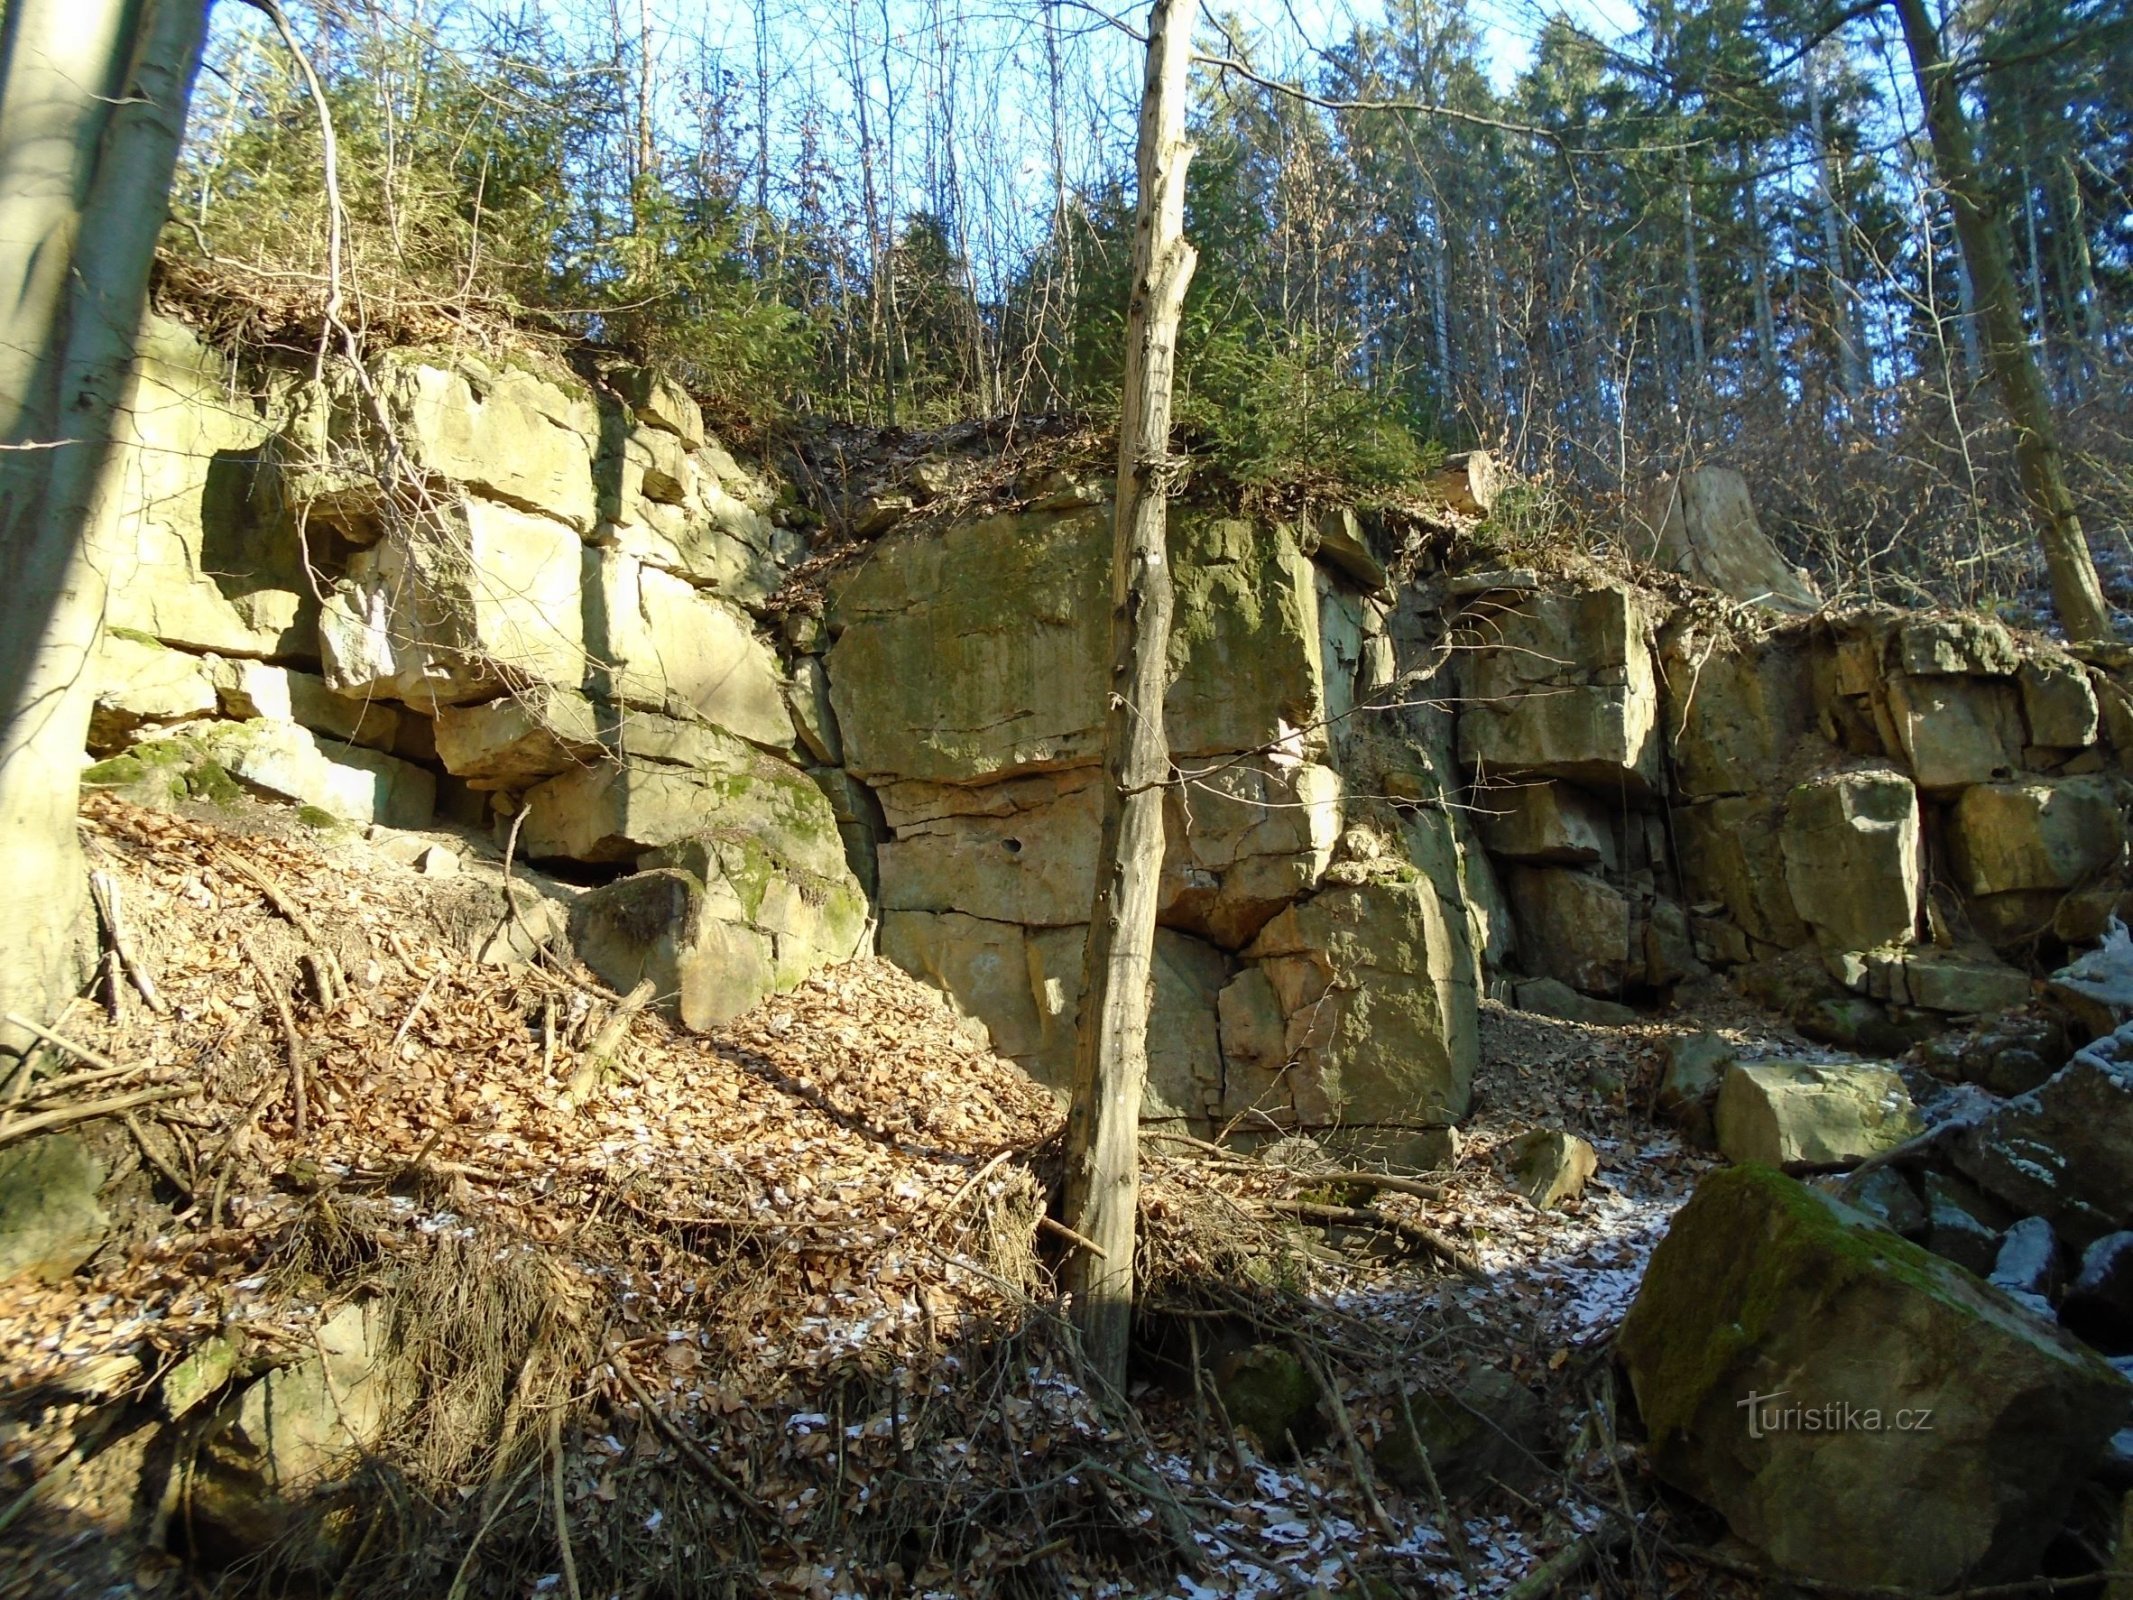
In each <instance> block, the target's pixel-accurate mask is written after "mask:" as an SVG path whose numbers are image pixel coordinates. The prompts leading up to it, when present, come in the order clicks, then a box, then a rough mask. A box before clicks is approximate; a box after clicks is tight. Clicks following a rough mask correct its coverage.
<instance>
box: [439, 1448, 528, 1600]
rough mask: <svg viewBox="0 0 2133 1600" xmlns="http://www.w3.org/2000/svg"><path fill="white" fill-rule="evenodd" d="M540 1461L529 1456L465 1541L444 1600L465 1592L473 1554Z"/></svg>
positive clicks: (455, 1598)
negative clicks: (463, 1553) (464, 1551)
mask: <svg viewBox="0 0 2133 1600" xmlns="http://www.w3.org/2000/svg"><path fill="white" fill-rule="evenodd" d="M540 1460H541V1458H540V1457H539V1456H537V1455H536V1456H529V1457H528V1458H527V1460H526V1464H525V1465H524V1466H522V1467H520V1468H519V1469H518V1473H517V1475H516V1476H514V1477H513V1478H512V1480H511V1481H510V1483H508V1484H506V1485H505V1486H504V1491H503V1493H502V1494H500V1495H498V1496H497V1497H496V1502H495V1504H494V1505H492V1506H491V1507H490V1508H489V1514H488V1515H487V1516H485V1517H483V1518H482V1519H481V1526H479V1527H478V1528H476V1529H475V1530H474V1537H473V1538H471V1539H469V1540H468V1541H467V1553H466V1554H465V1555H463V1556H461V1557H460V1558H459V1567H458V1570H457V1571H455V1572H454V1573H453V1574H452V1587H451V1588H450V1589H448V1590H446V1591H445V1596H444V1600H460V1597H461V1596H462V1595H464V1594H465V1593H466V1592H467V1571H468V1569H469V1568H471V1567H472V1566H473V1565H474V1553H475V1552H476V1551H477V1550H479V1549H480V1548H481V1541H482V1540H483V1539H484V1538H486V1537H487V1536H488V1532H489V1530H490V1529H491V1528H493V1527H494V1526H496V1519H497V1518H498V1517H500V1516H502V1515H503V1514H504V1506H505V1503H506V1502H508V1501H509V1500H510V1498H511V1496H512V1495H513V1494H514V1493H516V1492H517V1490H518V1486H519V1485H520V1484H522V1483H524V1482H525V1481H526V1474H527V1473H529V1472H531V1471H532V1470H533V1469H534V1468H535V1467H536V1466H538V1465H539V1464H540Z"/></svg>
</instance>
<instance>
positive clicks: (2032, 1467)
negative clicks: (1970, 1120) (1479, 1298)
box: [1617, 1167, 2133, 1593]
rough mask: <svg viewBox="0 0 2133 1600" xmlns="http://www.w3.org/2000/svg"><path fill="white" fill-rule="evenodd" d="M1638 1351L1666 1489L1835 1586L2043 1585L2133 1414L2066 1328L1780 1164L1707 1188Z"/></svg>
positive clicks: (1632, 1359)
mask: <svg viewBox="0 0 2133 1600" xmlns="http://www.w3.org/2000/svg"><path fill="white" fill-rule="evenodd" d="M1617 1348H1618V1349H1619V1351H1620V1353H1621V1356H1622V1359H1623V1361H1624V1362H1625V1363H1626V1364H1627V1366H1628V1368H1629V1374H1630V1380H1631V1382H1632V1384H1633V1385H1634V1386H1635V1390H1636V1395H1637V1403H1638V1406H1639V1408H1640V1409H1641V1411H1642V1413H1643V1417H1644V1423H1645V1427H1646V1429H1647V1430H1648V1432H1649V1435H1650V1441H1651V1443H1650V1451H1651V1459H1652V1462H1653V1464H1654V1466H1655V1467H1656V1468H1657V1469H1658V1471H1659V1472H1660V1474H1661V1475H1662V1476H1663V1477H1665V1478H1666V1479H1667V1480H1668V1481H1669V1482H1671V1483H1673V1484H1675V1485H1677V1486H1678V1487H1680V1488H1682V1489H1684V1490H1686V1491H1687V1492H1689V1493H1690V1494H1693V1495H1695V1496H1696V1497H1697V1498H1698V1499H1701V1500H1703V1501H1705V1502H1706V1503H1707V1504H1709V1505H1711V1506H1713V1507H1715V1508H1716V1509H1717V1510H1718V1511H1720V1512H1721V1513H1722V1514H1723V1515H1724V1516H1725V1518H1726V1520H1727V1522H1728V1524H1729V1525H1730V1526H1731V1527H1732V1529H1733V1532H1734V1533H1735V1534H1736V1535H1738V1536H1739V1537H1740V1538H1742V1539H1744V1540H1745V1541H1747V1542H1748V1543H1749V1544H1751V1545H1754V1546H1756V1547H1757V1548H1758V1549H1760V1550H1761V1551H1762V1552H1763V1553H1764V1554H1765V1555H1766V1556H1767V1557H1768V1558H1769V1559H1770V1560H1771V1561H1772V1562H1773V1563H1774V1564H1775V1565H1776V1566H1778V1567H1779V1568H1781V1569H1782V1570H1785V1571H1788V1572H1793V1573H1798V1574H1802V1575H1804V1576H1807V1577H1811V1578H1816V1579H1820V1580H1823V1581H1825V1582H1831V1583H1841V1584H1893V1585H1898V1586H1901V1587H1903V1588H1905V1589H1911V1590H1917V1591H1920V1592H1924V1593H1937V1592H1941V1591H1944V1590H1947V1589H1952V1588H1956V1587H1958V1586H1960V1585H1963V1584H1966V1583H1978V1582H1992V1581H1996V1580H1999V1579H2008V1578H2016V1577H2021V1576H2026V1575H2027V1574H2028V1573H2029V1572H2030V1571H2031V1570H2032V1564H2033V1563H2034V1562H2035V1560H2036V1558H2037V1556H2038V1555H2039V1553H2040V1552H2041V1551H2042V1550H2043V1548H2044V1546H2045V1545H2046V1544H2047V1543H2048V1542H2049V1541H2050V1539H2051V1538H2052V1535H2053V1534H2054V1532H2055V1531H2056V1530H2057V1528H2058V1527H2059V1525H2060V1522H2061V1520H2062V1518H2063V1517H2064V1515H2065V1513H2066V1510H2067V1507H2068V1504H2069V1502H2070V1500H2071V1497H2072V1494H2073V1491H2074V1488H2075V1486H2076V1484H2078V1483H2079V1482H2080V1480H2081V1478H2082V1477H2083V1476H2084V1475H2085V1474H2086V1473H2087V1471H2088V1470H2089V1469H2090V1467H2091V1466H2092V1465H2093V1464H2094V1462H2095V1461H2096V1459H2097V1457H2098V1455H2099V1452H2100V1451H2101V1449H2102V1446H2103V1444H2104V1441H2105V1440H2107V1439H2108V1438H2109V1437H2110V1436H2111V1434H2112V1432H2113V1431H2114V1430H2115V1429H2116V1428H2117V1427H2118V1426H2119V1425H2120V1424H2121V1422H2122V1421H2123V1420H2124V1419H2125V1417H2126V1415H2127V1412H2128V1410H2129V1409H2133V1390H2129V1389H2128V1387H2127V1385H2126V1384H2125V1382H2124V1380H2123V1379H2121V1378H2120V1377H2119V1376H2118V1375H2117V1374H2116V1373H2115V1372H2113V1371H2112V1370H2111V1369H2110V1368H2109V1367H2108V1366H2106V1365H2105V1364H2104V1363H2103V1362H2102V1361H2101V1360H2099V1359H2097V1358H2096V1357H2095V1356H2094V1355H2093V1354H2091V1353H2090V1352H2088V1351H2087V1350H2084V1349H2083V1348H2082V1347H2081V1346H2080V1345H2078V1344H2076V1343H2075V1342H2074V1341H2073V1340H2072V1339H2071V1338H2069V1337H2067V1336H2066V1335H2065V1334H2063V1333H2061V1332H2059V1331H2058V1330H2057V1329H2055V1328H2052V1327H2049V1326H2047V1325H2045V1324H2043V1323H2041V1322H2039V1321H2037V1320H2036V1319H2035V1318H2034V1317H2032V1316H2031V1315H2029V1314H2028V1313H2027V1312H2026V1311H2024V1310H2022V1309H2021V1308H2019V1307H2018V1306H2016V1305H2015V1304H2014V1303H2013V1302H2012V1301H2010V1300H2008V1299H2007V1298H2006V1297H2005V1296H2004V1295H2002V1294H2000V1293H1999V1292H1997V1291H1996V1290H1993V1289H1990V1288H1987V1287H1986V1286H1985V1285H1983V1284H1981V1283H1980V1282H1978V1280H1977V1279H1975V1278H1973V1277H1972V1276H1970V1274H1968V1273H1967V1272H1964V1271H1963V1270H1962V1269H1961V1268H1959V1267H1956V1266H1954V1265H1952V1264H1951V1263H1949V1262H1946V1261H1943V1260H1941V1259H1940V1258H1938V1257H1936V1256H1933V1255H1930V1254H1928V1253H1927V1252H1926V1251H1924V1250H1922V1249H1920V1248H1919V1247H1918V1246H1916V1245H1913V1244H1911V1243H1909V1242H1908V1241H1906V1240H1903V1239H1899V1238H1898V1237H1897V1236H1896V1235H1894V1234H1893V1233H1890V1232H1888V1231H1887V1230H1886V1229H1884V1228H1881V1227H1879V1226H1877V1225H1876V1224H1875V1223H1874V1222H1873V1220H1872V1219H1871V1218H1869V1217H1867V1216H1865V1215H1863V1214H1862V1213H1860V1212H1857V1211H1854V1210H1852V1209H1851V1208H1850V1207H1848V1206H1846V1205H1844V1204H1842V1203H1841V1202H1840V1201H1837V1200H1836V1199H1834V1198H1832V1197H1830V1196H1828V1195H1823V1194H1819V1193H1817V1192H1815V1191H1814V1190H1812V1189H1809V1188H1807V1187H1805V1186H1803V1185H1801V1184H1799V1183H1796V1182H1794V1181H1793V1180H1791V1179H1789V1178H1786V1177H1783V1176H1782V1175H1780V1174H1778V1173H1776V1172H1773V1171H1771V1170H1769V1169H1768V1168H1763V1167H1736V1168H1731V1169H1728V1170H1725V1171H1721V1172H1717V1173H1713V1174H1712V1175H1711V1176H1709V1177H1707V1178H1706V1179H1704V1181H1703V1182H1702V1183H1701V1184H1700V1185H1699V1186H1698V1187H1697V1190H1696V1193H1695V1195H1694V1196H1693V1197H1692V1198H1691V1199H1690V1201H1689V1203H1688V1204H1687V1205H1686V1206H1685V1207H1683V1208H1682V1210H1681V1212H1680V1214H1679V1215H1677V1216H1676V1217H1675V1219H1674V1222H1673V1226H1672V1227H1671V1228H1670V1229H1669V1230H1668V1232H1667V1236H1666V1238H1665V1239H1664V1240H1662V1241H1661V1243H1660V1245H1659V1248H1658V1250H1657V1251H1656V1252H1655V1253H1654V1255H1653V1257H1652V1262H1651V1267H1650V1269H1649V1271H1648V1272H1647V1274H1646V1277H1645V1281H1644V1286H1643V1289H1642V1290H1641V1291H1640V1292H1639V1294H1638V1296H1637V1301H1636V1304H1635V1305H1634V1306H1633V1307H1632V1309H1631V1311H1630V1315H1629V1318H1628V1320H1627V1321H1626V1322H1625V1323H1624V1324H1623V1327H1622V1332H1621V1336H1620V1339H1619V1341H1618V1346H1617Z"/></svg>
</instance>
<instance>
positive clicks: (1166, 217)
mask: <svg viewBox="0 0 2133 1600" xmlns="http://www.w3.org/2000/svg"><path fill="white" fill-rule="evenodd" d="M1194 10H1195V7H1194V5H1193V3H1192V0H1156V4H1155V7H1154V9H1153V11H1152V12H1151V13H1150V15H1149V24H1148V76H1147V84H1146V88H1145V90H1144V92H1143V94H1142V98H1141V119H1140V153H1139V180H1140V195H1139V210H1138V216H1137V219H1136V221H1135V224H1134V232H1133V287H1132V298H1131V300H1130V302H1129V304H1128V306H1127V314H1126V363H1125V381H1124V385H1123V391H1122V396H1121V400H1122V404H1121V410H1120V416H1119V426H1118V492H1117V496H1116V511H1115V521H1114V524H1113V534H1112V560H1111V607H1112V609H1111V673H1110V678H1109V680H1108V683H1107V687H1106V703H1105V711H1104V771H1105V775H1106V777H1107V779H1108V782H1107V783H1106V785H1105V788H1104V812H1103V833H1102V837H1101V839H1100V841H1099V845H1098V850H1097V858H1096V898H1095V904H1094V905H1093V907H1092V908H1091V910H1090V913H1089V937H1088V944H1087V946H1086V948H1085V951H1084V954H1083V958H1082V1000H1081V1030H1080V1036H1079V1040H1078V1043H1077V1044H1076V1047H1075V1053H1074V1094H1073V1102H1072V1106H1071V1109H1070V1110H1069V1113H1068V1118H1067V1170H1066V1193H1065V1202H1064V1211H1065V1217H1066V1222H1067V1224H1068V1226H1069V1227H1071V1228H1072V1229H1073V1230H1074V1231H1075V1232H1076V1233H1078V1234H1080V1235H1081V1237H1082V1239H1083V1241H1084V1242H1083V1243H1082V1244H1080V1245H1079V1246H1077V1247H1076V1249H1075V1251H1074V1253H1073V1255H1072V1256H1070V1257H1069V1258H1068V1261H1067V1267H1066V1275H1065V1278H1066V1288H1067V1291H1068V1292H1069V1293H1070V1294H1071V1295H1072V1296H1073V1304H1074V1320H1075V1324H1076V1326H1077V1327H1078V1328H1079V1329H1080V1332H1081V1338H1082V1344H1083V1349H1084V1352H1085V1354H1086V1355H1087V1358H1088V1361H1089V1365H1090V1367H1091V1368H1092V1369H1093V1370H1094V1371H1095V1372H1097V1373H1098V1374H1100V1375H1101V1376H1102V1377H1103V1378H1104V1379H1105V1380H1106V1381H1108V1382H1109V1383H1110V1385H1111V1386H1112V1388H1113V1389H1114V1390H1115V1391H1117V1392H1120V1393H1123V1392H1124V1389H1125V1378H1126V1353H1127V1348H1128V1345H1129V1342H1130V1338H1131V1332H1132V1318H1133V1248H1134V1229H1135V1222H1136V1216H1137V1213H1138V1211H1139V1208H1140V1115H1141V1087H1142V1082H1143V1079H1144V1078H1145V1077H1146V1075H1147V1066H1148V1007H1149V993H1150V984H1151V982H1152V966H1153V960H1154V950H1155V913H1156V902H1157V899H1158V897H1159V885H1160V880H1161V877H1162V866H1163V796H1164V792H1165V789H1166V787H1167V784H1168V780H1169V777H1170V750H1169V744H1168V741H1167V739H1166V738H1165V735H1164V730H1163V692H1164V689H1165V688H1166V687H1167V679H1168V657H1169V651H1170V608H1171V585H1170V564H1169V557H1168V553H1167V550H1166V548H1165V547H1166V543H1167V538H1166V535H1167V522H1168V505H1167V502H1168V499H1169V496H1170V493H1171V489H1172V487H1173V480H1174V476H1175V474H1174V472H1173V470H1172V465H1171V459H1170V398H1171V381H1172V375H1173V369H1174V367H1175V364H1176V356H1177V343H1178V321H1179V318H1180V317H1181V315H1182V314H1183V311H1184V305H1185V288H1186V285H1187V284H1188V283H1190V282H1191V280H1192V272H1193V267H1194V265H1195V263H1196V261H1197V259H1198V258H1197V257H1196V255H1195V254H1194V252H1193V248H1192V246H1191V245H1189V244H1187V243H1186V242H1185V167H1186V163H1187V162H1188V161H1190V160H1191V158H1192V150H1191V147H1190V146H1189V145H1188V144H1187V143H1186V141H1185V77H1186V71H1187V68H1188V67H1189V66H1190V65H1191V61H1192V40H1191V30H1192V18H1193V15H1194Z"/></svg>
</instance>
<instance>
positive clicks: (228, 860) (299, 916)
mask: <svg viewBox="0 0 2133 1600" xmlns="http://www.w3.org/2000/svg"><path fill="white" fill-rule="evenodd" d="M215 860H216V861H217V862H218V863H220V864H221V865H223V866H226V867H228V868H229V869H230V871H232V872H234V873H236V874H237V876H238V877H240V878H242V879H244V881H245V882H246V883H249V884H250V885H251V886H252V887H253V888H255V889H257V890H258V891H259V892H260V893H261V894H263V895H265V896H266V897H267V904H269V905H271V906H272V907H273V908H274V909H275V910H276V911H279V912H280V913H281V914H282V915H283V916H284V917H286V918H287V919H288V920H289V925H290V926H291V927H293V928H294V929H295V930H296V931H297V932H298V933H299V934H301V935H302V936H303V939H304V942H305V943H306V944H308V945H311V946H313V947H314V948H315V949H317V950H318V951H320V952H321V954H322V955H323V956H324V958H325V962H326V969H327V973H328V975H329V977H330V978H331V980H332V982H333V986H334V989H335V993H334V994H333V995H332V996H330V997H328V996H321V997H320V1005H321V1006H322V1008H323V1009H325V1010H328V1011H330V1010H332V1009H333V1007H334V1006H335V1005H336V1004H337V1003H338V1002H339V998H340V995H341V994H342V993H345V992H346V991H347V988H348V975H347V974H346V973H345V972H343V971H342V970H341V959H340V957H339V956H336V955H335V954H334V953H333V947H332V946H331V945H329V944H327V943H326V941H325V939H324V938H323V937H321V936H320V934H319V931H318V925H317V924H316V923H314V922H313V921H312V920H311V919H310V917H308V916H306V915H305V914H304V909H303V907H302V906H299V905H298V904H297V903H296V902H295V901H294V900H292V899H290V898H289V894H288V891H287V890H285V889H284V888H282V886H281V885H280V884H278V883H276V882H275V881H274V880H273V878H271V877H269V876H268V875H267V872H266V869H265V868H263V867H259V866H255V865H254V864H253V863H252V862H250V861H247V860H246V859H245V858H244V857H243V856H240V855H238V854H237V853H236V852H235V851H234V850H217V851H216V852H215Z"/></svg>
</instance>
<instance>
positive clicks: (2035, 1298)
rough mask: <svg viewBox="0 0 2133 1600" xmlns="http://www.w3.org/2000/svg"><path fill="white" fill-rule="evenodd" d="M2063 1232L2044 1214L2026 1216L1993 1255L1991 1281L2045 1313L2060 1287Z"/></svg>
mask: <svg viewBox="0 0 2133 1600" xmlns="http://www.w3.org/2000/svg"><path fill="white" fill-rule="evenodd" d="M2059 1267H2060V1263H2059V1236H2058V1235H2057V1234H2055V1233H2053V1232H2052V1225H2051V1223H2050V1222H2048V1221H2046V1220H2045V1219H2044V1218H2043V1217H2024V1218H2022V1220H2021V1221H2019V1222H2017V1223H2015V1224H2014V1225H2013V1226H2012V1227H2010V1228H2009V1229H2008V1230H2007V1232H2006V1235H2005V1236H2004V1237H2003V1238H2002V1239H2001V1241H2000V1253H1999V1254H1998V1255H1997V1256H1995V1257H1994V1258H1993V1262H1992V1273H1991V1277H1990V1280H1989V1281H1990V1282H1991V1284H1992V1286H1993V1287H1994V1288H1995V1289H2001V1290H2004V1291H2006V1292H2007V1293H2008V1294H2010V1295H2012V1296H2013V1297H2014V1298H2015V1299H2017V1300H2019V1301H2020V1302H2021V1303H2022V1304H2023V1305H2024V1306H2027V1307H2028V1308H2029V1309H2030V1310H2032V1311H2035V1312H2038V1313H2040V1314H2041V1315H2044V1316H2050V1315H2051V1314H2052V1307H2051V1297H2052V1296H2053V1295H2054V1294H2055V1293H2057V1292H2058V1289H2059V1275H2060V1272H2059Z"/></svg>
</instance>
